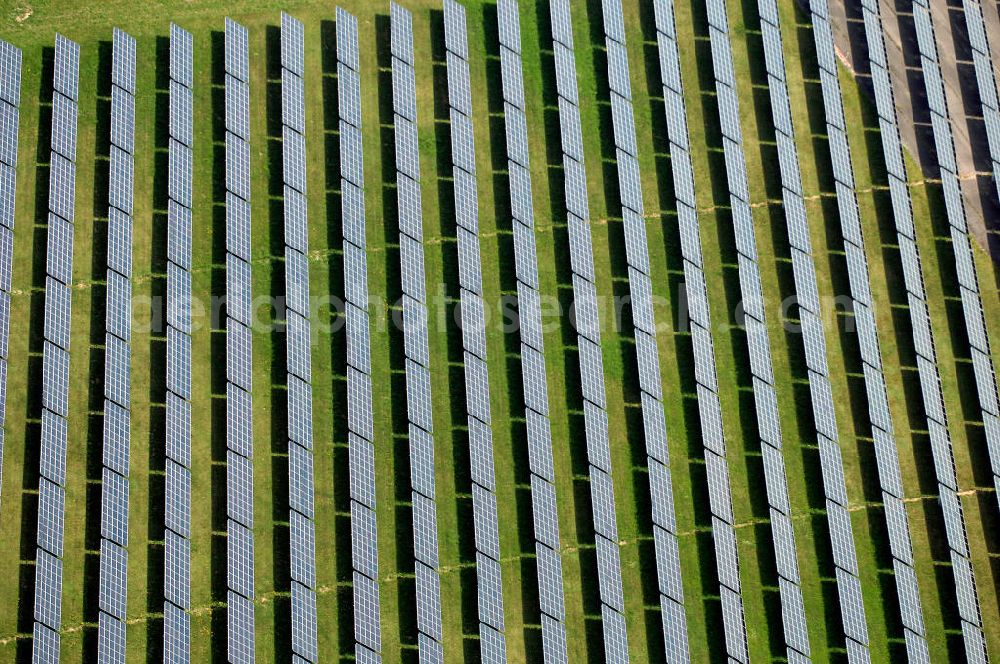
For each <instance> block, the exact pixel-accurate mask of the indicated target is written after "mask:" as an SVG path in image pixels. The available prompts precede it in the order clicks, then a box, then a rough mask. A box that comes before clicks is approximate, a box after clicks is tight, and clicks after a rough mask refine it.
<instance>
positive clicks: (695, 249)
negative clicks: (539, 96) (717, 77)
mask: <svg viewBox="0 0 1000 664" xmlns="http://www.w3.org/2000/svg"><path fill="white" fill-rule="evenodd" d="M653 7H654V11H655V16H656V33H657V34H656V37H657V44H658V49H659V54H660V76H661V78H662V82H663V98H664V109H665V112H666V116H667V132H668V138H669V141H670V163H671V165H672V167H673V180H674V191H675V193H676V197H677V199H676V205H677V217H678V223H679V224H680V237H681V254H682V255H683V258H684V288H685V293H686V295H687V301H688V315H689V320H688V324H689V326H690V329H691V342H692V346H693V350H694V365H695V380H696V382H697V388H696V389H697V393H698V410H699V413H700V416H701V436H702V444H703V446H704V451H705V467H706V471H707V475H708V497H709V507H710V509H711V512H712V535H713V539H714V541H715V554H716V555H715V559H716V571H717V574H718V577H719V598H720V600H721V603H722V618H723V629H724V632H725V641H726V653H727V655H728V658H729V659H730V660H731V661H734V662H741V663H746V662H747V661H748V660H749V654H748V651H747V628H746V620H745V618H744V612H743V595H742V590H741V586H740V569H739V552H738V551H737V548H736V530H735V528H734V525H733V498H732V490H731V489H730V486H729V467H728V464H727V462H726V442H725V438H724V434H723V431H722V408H721V403H720V401H719V383H718V377H717V376H716V370H715V347H714V345H713V343H712V333H711V330H712V323H711V320H710V318H709V308H708V291H707V290H706V286H705V272H704V263H703V261H702V253H701V230H700V228H699V226H698V213H697V208H696V205H697V202H696V200H695V191H694V170H693V169H692V166H691V148H690V143H689V142H688V130H687V108H686V107H685V104H684V87H683V84H682V81H681V74H680V55H679V48H678V43H677V32H676V26H675V21H674V4H673V0H655V1H654V3H653Z"/></svg>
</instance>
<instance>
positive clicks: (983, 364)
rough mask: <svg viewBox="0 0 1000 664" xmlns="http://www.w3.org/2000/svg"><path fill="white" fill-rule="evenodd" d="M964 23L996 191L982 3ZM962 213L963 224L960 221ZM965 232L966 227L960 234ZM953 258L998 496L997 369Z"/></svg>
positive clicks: (970, 269) (991, 85) (998, 138)
mask: <svg viewBox="0 0 1000 664" xmlns="http://www.w3.org/2000/svg"><path fill="white" fill-rule="evenodd" d="M963 6H964V8H965V12H964V14H965V25H966V28H967V31H968V33H969V42H970V45H971V46H972V60H973V64H974V66H975V69H976V84H977V88H978V90H979V101H980V104H981V106H982V109H983V110H982V112H983V121H984V124H985V126H986V140H987V144H988V146H989V150H990V159H991V160H992V162H993V183H994V185H995V186H996V187H997V194H998V195H1000V101H998V99H997V82H996V76H995V74H994V70H993V58H992V56H991V53H990V44H989V41H988V38H987V32H986V24H985V22H984V20H983V8H982V5H981V4H980V2H979V0H963ZM964 225H965V224H964V214H963V226H964ZM965 235H966V237H968V230H967V229H966V233H965ZM955 251H956V258H957V259H958V268H959V270H958V280H959V284H960V286H961V288H962V304H963V311H964V312H965V325H966V327H967V328H968V336H969V345H970V347H971V352H972V356H973V366H974V368H975V372H976V386H977V391H978V393H979V405H980V408H981V410H982V415H983V427H984V429H985V434H986V445H987V448H988V449H989V454H990V464H991V466H992V469H993V486H994V487H995V488H996V490H997V500H1000V398H998V396H997V377H996V371H995V368H994V366H993V363H992V361H991V359H990V358H991V357H992V356H991V355H990V343H989V339H988V337H987V334H986V325H985V320H984V319H983V310H982V300H981V298H982V296H981V294H980V292H979V280H978V278H977V275H976V266H975V262H974V261H973V260H971V259H972V252H971V244H970V251H965V249H964V248H961V249H959V248H956V250H955Z"/></svg>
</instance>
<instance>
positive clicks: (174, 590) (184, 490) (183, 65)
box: [109, 23, 194, 662]
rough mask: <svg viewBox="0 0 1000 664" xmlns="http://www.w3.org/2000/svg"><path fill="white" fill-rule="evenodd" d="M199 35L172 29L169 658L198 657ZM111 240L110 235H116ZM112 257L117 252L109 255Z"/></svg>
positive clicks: (165, 590) (166, 633)
mask: <svg viewBox="0 0 1000 664" xmlns="http://www.w3.org/2000/svg"><path fill="white" fill-rule="evenodd" d="M193 59H194V45H193V40H192V37H191V34H190V33H189V32H187V31H186V30H184V29H182V28H180V27H179V26H177V25H175V24H173V23H171V24H170V82H169V86H170V92H169V94H170V114H169V124H168V133H169V139H168V154H167V160H168V161H167V164H168V166H167V170H168V174H169V176H168V183H167V199H168V200H167V377H166V387H167V398H166V428H165V435H166V441H165V446H164V449H165V452H166V461H165V472H166V482H165V491H164V515H165V518H164V522H165V526H166V527H165V528H164V533H163V549H164V557H163V566H164V574H163V598H164V601H163V615H164V620H163V653H164V659H165V660H166V661H170V662H187V661H189V660H190V653H191V617H190V615H189V614H188V613H187V612H188V611H189V610H190V609H191V403H190V399H191V320H190V311H191V272H190V270H191V181H192V177H193V174H192V168H193V161H192V136H193V131H192V122H193V101H192V94H193V88H192V86H193V81H194V77H193V72H192V69H193ZM109 234H110V230H109ZM109 246H110V243H109ZM110 254H111V252H110V250H109V256H110Z"/></svg>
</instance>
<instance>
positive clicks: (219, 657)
mask: <svg viewBox="0 0 1000 664" xmlns="http://www.w3.org/2000/svg"><path fill="white" fill-rule="evenodd" d="M211 44H212V53H211V58H212V86H213V87H212V137H213V143H214V144H213V146H212V263H213V267H212V269H211V275H212V276H211V293H212V297H213V298H218V299H220V300H221V299H224V298H225V295H226V269H225V262H226V148H225V144H224V141H225V121H224V119H225V111H226V106H225V88H224V87H223V86H224V85H225V33H223V32H221V31H215V30H213V31H212V33H211ZM211 349H212V358H213V359H214V361H213V362H212V369H211V395H212V397H211V404H212V405H211V412H212V437H211V438H212V478H211V486H212V491H211V494H212V499H211V509H212V544H211V548H212V562H211V579H212V580H211V597H212V608H211V653H212V661H213V662H216V663H217V664H222V663H223V662H225V661H226V660H227V657H228V638H229V627H228V611H227V608H226V607H227V601H228V583H227V553H228V551H227V541H226V540H227V537H226V532H227V525H228V524H227V515H228V511H227V505H226V500H227V482H226V460H227V437H228V433H229V432H228V424H227V422H228V412H227V402H226V329H225V312H224V311H219V313H218V314H217V315H213V317H212V328H211Z"/></svg>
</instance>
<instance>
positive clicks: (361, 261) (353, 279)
mask: <svg viewBox="0 0 1000 664" xmlns="http://www.w3.org/2000/svg"><path fill="white" fill-rule="evenodd" d="M336 25H337V28H336V29H337V91H338V95H339V100H338V113H339V115H340V125H339V129H340V155H341V160H340V174H341V180H340V190H341V201H342V202H341V205H342V212H343V229H344V231H343V232H344V238H343V248H344V256H343V257H344V291H345V293H346V298H345V299H346V302H345V304H344V316H345V318H346V323H347V325H346V329H347V422H348V428H349V430H350V432H349V437H348V453H349V457H350V486H351V533H352V538H351V542H352V556H351V558H352V566H353V568H354V571H353V577H352V578H353V582H354V589H353V590H354V641H355V657H356V658H357V659H358V661H363V662H378V661H381V651H382V628H381V609H380V603H379V581H378V542H377V536H376V509H375V508H376V506H375V442H374V435H373V425H372V377H371V338H370V328H369V310H368V306H369V304H368V263H367V258H366V255H365V203H364V167H363V148H362V132H361V78H360V69H359V58H358V22H357V19H356V18H355V17H354V16H352V15H351V14H349V13H347V12H346V11H344V10H343V9H341V8H339V7H338V8H337V23H336ZM428 389H429V388H428ZM416 440H417V437H415V436H414V437H411V446H412V447H415V446H416V443H415V441H416ZM421 440H422V439H421ZM427 448H428V453H429V454H432V452H431V447H430V445H427ZM431 459H433V456H431ZM416 467H417V466H414V468H416ZM429 468H431V470H430V471H429V473H430V477H431V479H432V480H433V461H431V465H430V466H429ZM430 495H431V496H433V495H434V494H433V491H431V493H430ZM414 514H415V515H416V503H414ZM416 523H417V519H416V516H414V524H416ZM432 523H433V521H432ZM414 528H415V529H416V525H415V526H414ZM433 551H434V552H435V555H436V553H437V546H436V543H435V545H434V548H433ZM428 562H433V564H434V568H433V569H435V570H436V568H437V562H436V560H434V561H428ZM421 564H422V563H421V562H420V561H419V560H418V563H417V565H416V567H417V569H416V573H417V604H418V613H417V627H418V629H420V630H421V632H422V633H423V634H424V635H432V636H433V637H434V640H433V641H431V639H426V638H420V639H419V641H420V648H421V658H422V660H423V658H424V657H425V655H426V657H427V661H431V662H440V661H442V660H443V656H442V654H441V628H440V624H441V601H440V594H431V593H430V592H428V591H427V590H426V588H424V587H422V586H421V583H420V580H421V574H424V573H427V572H429V571H430V570H429V568H427V567H426V566H425V567H421ZM425 576H428V577H429V576H433V585H434V587H435V589H437V588H439V585H440V584H439V582H438V579H437V575H436V571H435V572H434V573H433V574H425ZM422 593H423V594H422ZM422 598H428V601H430V599H436V602H437V603H436V614H435V615H436V624H437V625H438V627H437V631H436V632H434V631H433V630H432V629H431V628H429V627H428V625H429V624H433V621H429V620H428V618H427V617H426V616H425V615H424V614H423V613H421V611H420V607H421V606H422V604H421V599H422ZM429 641H430V643H428V642H429Z"/></svg>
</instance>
